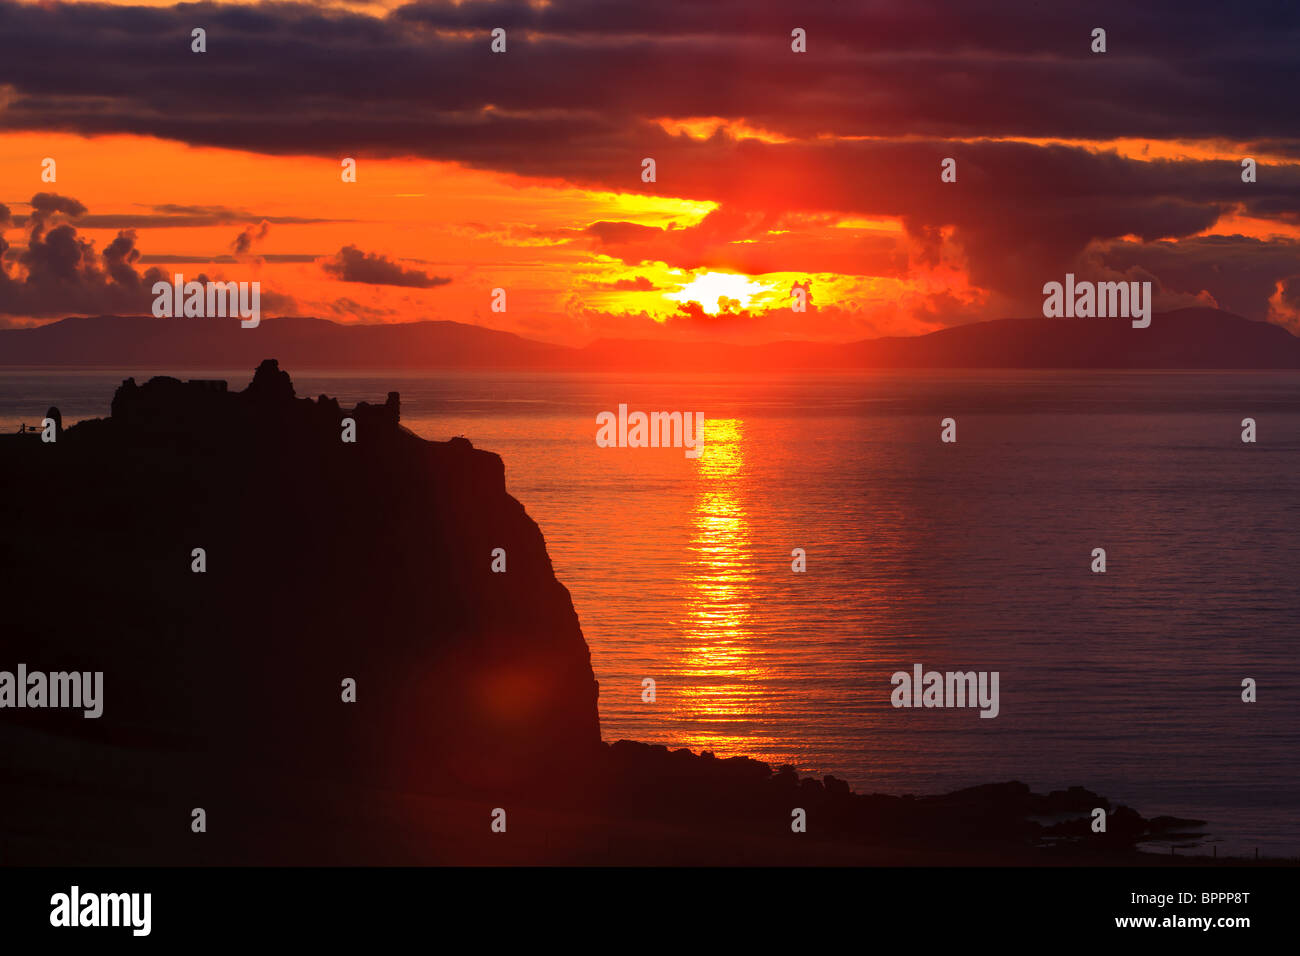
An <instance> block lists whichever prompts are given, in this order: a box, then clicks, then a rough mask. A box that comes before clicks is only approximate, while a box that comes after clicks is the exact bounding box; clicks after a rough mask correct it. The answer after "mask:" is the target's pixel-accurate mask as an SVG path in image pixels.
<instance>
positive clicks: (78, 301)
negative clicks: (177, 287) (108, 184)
mask: <svg viewBox="0 0 1300 956" xmlns="http://www.w3.org/2000/svg"><path fill="white" fill-rule="evenodd" d="M31 207H32V213H31V215H30V216H27V217H25V222H24V225H25V226H26V230H27V237H26V239H27V244H26V247H25V248H16V249H15V248H11V247H10V245H9V243H8V241H7V240H6V238H5V236H4V232H5V230H6V229H8V228H10V227H12V226H14V225H16V222H15V217H13V216H12V215H11V214H10V211H9V208H8V207H7V206H3V205H0V316H22V317H34V318H48V317H50V316H65V315H96V314H109V313H134V314H149V313H150V312H151V311H152V306H153V299H154V296H153V291H152V290H153V284H154V283H155V282H159V281H166V282H170V281H171V279H172V276H171V275H170V274H168V273H165V272H163V271H162V270H161V269H158V268H156V267H153V268H149V269H146V270H145V271H143V272H140V271H137V268H136V266H137V265H138V264H141V262H142V258H143V257H142V256H141V254H140V250H139V249H138V248H136V241H137V239H136V234H135V231H134V230H131V229H123V230H121V231H119V232H118V234H117V236H116V237H114V238H113V239H112V240H111V241H110V242H109V243H108V244H107V245H106V246H105V247H104V250H103V252H102V253H96V251H95V245H94V243H93V242H91V241H90V240H88V239H84V238H82V237H81V236H80V235H78V233H77V227H78V226H79V225H81V224H82V223H84V221H85V220H86V219H87V218H90V217H89V216H88V215H87V210H86V207H85V206H84V205H82V203H80V202H78V201H77V200H76V199H73V198H71V197H68V196H59V195H56V194H54V193H37V194H36V195H35V196H33V197H32V200H31ZM69 219H70V220H74V222H75V224H74V222H68V221H65V220H69ZM11 264H12V266H13V268H12V269H11ZM189 278H192V279H196V280H197V281H199V282H206V281H208V277H207V276H206V275H204V274H200V275H198V276H190V277H189ZM262 306H263V309H265V310H267V311H276V312H278V313H279V314H292V313H293V312H294V310H295V304H294V301H293V299H292V298H290V297H288V296H283V295H279V294H277V293H275V292H274V291H272V290H263V292H262Z"/></svg>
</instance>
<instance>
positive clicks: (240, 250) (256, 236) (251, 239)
mask: <svg viewBox="0 0 1300 956" xmlns="http://www.w3.org/2000/svg"><path fill="white" fill-rule="evenodd" d="M270 231H271V224H270V223H269V222H267V221H266V220H265V219H263V220H262V224H261V225H260V226H257V227H256V228H254V227H253V226H245V227H244V230H243V232H241V233H240V234H239V235H237V236H236V237H235V241H234V242H232V243H231V244H230V251H231V252H233V253H234V254H235V255H236V256H247V255H248V254H249V253H251V252H252V250H253V244H254V243H255V242H261V241H262V240H263V239H265V238H266V234H267V233H268V232H270Z"/></svg>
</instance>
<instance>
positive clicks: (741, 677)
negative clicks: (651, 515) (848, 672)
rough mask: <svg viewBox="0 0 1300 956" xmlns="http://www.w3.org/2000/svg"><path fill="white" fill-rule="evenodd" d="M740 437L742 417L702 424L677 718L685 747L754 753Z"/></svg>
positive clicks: (748, 551)
mask: <svg viewBox="0 0 1300 956" xmlns="http://www.w3.org/2000/svg"><path fill="white" fill-rule="evenodd" d="M744 439H745V424H744V422H743V421H741V420H739V419H710V420H707V421H706V422H705V442H704V454H703V455H702V456H701V457H700V458H699V469H698V472H697V475H698V481H699V485H700V490H699V494H698V496H697V498H696V500H695V505H694V509H693V512H692V515H691V529H692V530H691V539H690V543H689V544H688V546H687V548H688V551H689V553H690V560H689V561H688V562H687V564H686V565H685V566H684V568H683V571H682V581H681V584H682V588H681V591H682V593H683V594H684V595H685V608H684V612H683V617H682V621H681V634H682V655H681V658H680V669H679V671H678V677H679V680H680V693H679V694H678V696H677V700H678V701H679V705H678V707H677V708H676V710H675V712H674V716H675V717H676V718H678V719H679V720H681V721H682V723H683V725H684V730H685V733H684V738H683V741H682V742H683V743H684V744H685V746H687V747H689V748H691V749H692V750H710V751H713V752H715V753H718V754H734V753H743V752H752V751H753V750H754V748H755V745H756V744H761V743H763V742H762V741H759V740H756V739H755V738H754V737H753V736H752V735H750V734H747V733H745V728H746V726H747V725H748V724H749V723H750V721H752V720H753V719H754V718H755V717H756V716H757V715H758V714H760V713H761V712H762V711H764V710H766V709H767V708H766V707H765V706H764V701H763V695H762V693H761V692H760V691H759V690H758V688H759V687H761V686H762V684H763V679H764V676H765V674H764V666H763V663H762V659H761V656H760V655H759V654H757V652H756V650H755V639H756V635H755V631H754V622H755V617H754V605H753V595H754V580H755V576H756V568H755V564H754V550H753V542H752V540H751V533H750V516H749V513H748V511H747V510H746V507H745V490H744V483H743V478H744V471H745V447H744Z"/></svg>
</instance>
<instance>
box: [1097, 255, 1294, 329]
mask: <svg viewBox="0 0 1300 956" xmlns="http://www.w3.org/2000/svg"><path fill="white" fill-rule="evenodd" d="M1083 258H1084V262H1085V263H1087V262H1092V263H1094V264H1096V265H1097V266H1099V267H1100V270H1105V269H1109V270H1113V271H1114V272H1115V273H1116V274H1117V275H1119V276H1123V277H1128V276H1130V275H1131V276H1132V277H1133V278H1136V277H1137V272H1138V271H1140V272H1142V273H1143V274H1144V277H1148V278H1154V280H1155V281H1156V282H1157V283H1158V287H1159V289H1160V291H1161V292H1162V293H1164V295H1166V296H1168V297H1181V299H1179V298H1174V299H1172V300H1166V301H1165V302H1162V301H1161V300H1160V299H1159V298H1157V301H1156V307H1157V308H1160V309H1165V308H1170V307H1172V306H1174V305H1175V304H1187V300H1190V299H1192V298H1194V297H1201V299H1202V301H1204V296H1205V295H1208V296H1209V297H1210V299H1211V300H1212V301H1211V302H1210V303H1209V304H1213V305H1215V306H1217V307H1218V308H1221V309H1226V310H1227V311H1229V312H1235V313H1237V314H1238V315H1244V316H1245V317H1246V318H1250V319H1267V318H1270V309H1269V300H1270V299H1271V298H1272V297H1273V296H1274V295H1275V293H1276V292H1277V289H1278V285H1279V283H1281V284H1282V285H1283V287H1284V291H1283V294H1282V298H1283V301H1284V302H1286V301H1287V295H1286V292H1285V289H1286V288H1290V287H1291V286H1290V285H1289V283H1294V282H1296V281H1297V280H1298V279H1300V242H1297V241H1296V240H1294V239H1282V238H1277V239H1268V240H1265V239H1254V238H1251V237H1248V236H1199V237H1195V238H1191V239H1183V240H1182V241H1180V242H1153V243H1136V242H1112V243H1105V244H1101V245H1099V246H1098V247H1097V248H1096V249H1094V250H1090V251H1089V254H1088V255H1086V256H1085V257H1083ZM1100 270H1098V277H1099V278H1109V276H1105V275H1101V272H1100ZM1203 294H1204V295H1203ZM1290 304H1295V303H1290Z"/></svg>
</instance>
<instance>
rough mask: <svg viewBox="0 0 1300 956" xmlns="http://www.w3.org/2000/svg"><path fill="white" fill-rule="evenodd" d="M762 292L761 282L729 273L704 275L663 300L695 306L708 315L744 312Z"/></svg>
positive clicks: (667, 295)
mask: <svg viewBox="0 0 1300 956" xmlns="http://www.w3.org/2000/svg"><path fill="white" fill-rule="evenodd" d="M762 291H764V286H763V284H762V283H761V282H755V281H754V280H753V279H751V278H749V276H742V275H736V274H735V273H730V272H705V273H702V274H700V275H698V276H696V277H695V278H694V279H692V280H691V281H690V282H688V283H687V284H686V285H684V286H682V288H681V289H680V290H678V291H677V292H671V293H668V294H666V295H665V296H664V298H666V299H675V300H676V301H678V302H698V303H699V304H700V305H701V306H702V307H703V309H704V311H705V312H707V313H708V314H709V315H718V314H719V313H721V312H726V311H738V310H740V309H746V308H748V307H749V305H750V303H751V302H752V301H753V299H754V296H755V295H757V294H758V293H760V292H762Z"/></svg>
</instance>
